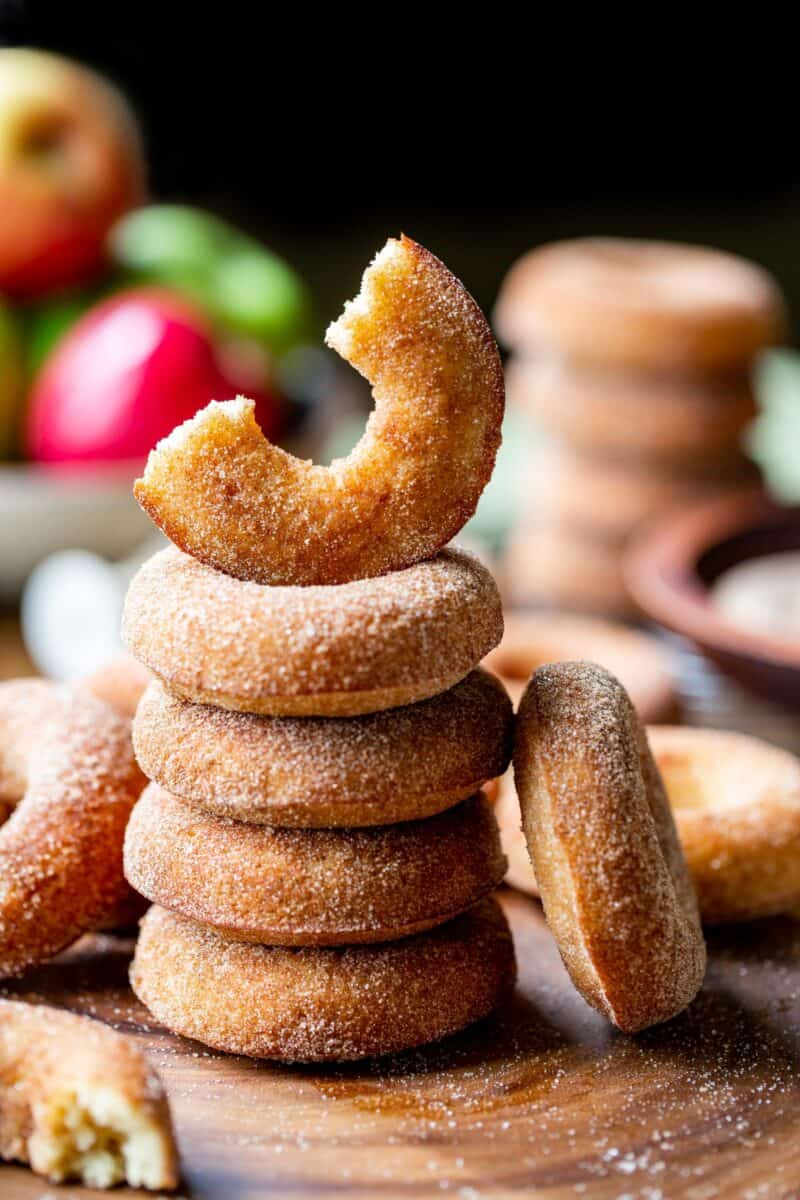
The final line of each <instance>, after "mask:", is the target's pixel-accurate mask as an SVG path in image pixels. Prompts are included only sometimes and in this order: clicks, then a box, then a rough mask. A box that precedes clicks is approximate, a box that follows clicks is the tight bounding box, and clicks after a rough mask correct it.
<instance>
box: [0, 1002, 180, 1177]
mask: <svg viewBox="0 0 800 1200" xmlns="http://www.w3.org/2000/svg"><path fill="white" fill-rule="evenodd" d="M0 1157H1V1158H3V1159H5V1160H6V1161H17V1162H25V1163H29V1164H30V1166H31V1168H32V1169H33V1170H34V1171H36V1173H37V1174H39V1175H45V1176H46V1177H47V1178H48V1179H51V1180H52V1181H53V1182H54V1183H62V1182H64V1181H66V1180H70V1179H78V1180H80V1181H81V1182H83V1183H85V1184H86V1185H87V1186H88V1187H98V1188H107V1187H113V1186H114V1184H116V1183H122V1182H127V1183H128V1184H129V1185H130V1186H131V1187H147V1188H153V1189H159V1190H160V1189H162V1188H174V1187H176V1186H177V1183H178V1156H177V1151H176V1149H175V1142H174V1139H173V1135H172V1124H171V1121H170V1114H169V1108H168V1106H167V1099H166V1096H165V1095H164V1089H163V1087H162V1086H161V1081H160V1080H159V1078H158V1076H157V1075H156V1073H155V1071H154V1070H153V1069H152V1068H151V1067H149V1066H148V1064H147V1061H146V1059H145V1058H144V1056H143V1054H142V1053H141V1051H140V1050H139V1048H138V1047H137V1045H136V1043H135V1042H134V1041H133V1040H132V1039H131V1038H127V1037H123V1036H122V1035H121V1034H119V1033H114V1032H113V1030H111V1029H107V1028H106V1027H105V1026H104V1025H101V1024H100V1023H99V1022H97V1021H91V1020H89V1018H88V1017H79V1016H76V1015H75V1014H74V1013H71V1012H64V1011H62V1010H57V1009H54V1008H46V1007H44V1006H43V1005H31V1004H20V1003H19V1002H17V1001H14V1000H0Z"/></svg>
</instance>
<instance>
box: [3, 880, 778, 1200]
mask: <svg viewBox="0 0 800 1200" xmlns="http://www.w3.org/2000/svg"><path fill="white" fill-rule="evenodd" d="M503 902H504V904H505V906H506V909H507V911H508V913H509V916H510V918H511V920H512V924H513V928H514V934H515V940H516V946H517V955H518V959H519V965H520V982H519V985H518V987H517V990H516V993H515V995H514V997H513V999H512V1000H511V1001H510V1002H509V1003H508V1004H507V1005H506V1007H505V1008H504V1009H503V1011H502V1012H501V1013H499V1014H498V1015H496V1016H495V1017H493V1018H491V1019H490V1020H488V1021H485V1022H483V1023H481V1024H480V1025H478V1026H476V1027H474V1028H473V1029H472V1030H470V1031H468V1032H467V1033H465V1034H462V1035H460V1036H459V1037H456V1038H453V1039H451V1040H450V1041H448V1042H446V1043H443V1044H441V1045H439V1046H435V1047H433V1048H430V1049H427V1050H422V1051H417V1052H414V1053H409V1054H405V1055H401V1056H399V1057H397V1058H395V1059H393V1060H389V1061H383V1062H372V1063H369V1064H366V1065H350V1066H344V1067H340V1068H336V1069H325V1070H319V1069H316V1068H310V1067H301V1068H286V1067H279V1066H275V1065H272V1064H268V1063H257V1062H250V1061H247V1060H244V1059H236V1058H229V1057H226V1056H223V1055H218V1054H214V1053H212V1052H210V1051H208V1050H206V1049H205V1048H204V1047H202V1046H199V1045H197V1044H195V1043H191V1042H186V1041H183V1040H181V1039H180V1038H176V1037H173V1036H172V1035H170V1034H167V1033H165V1032H164V1031H163V1030H162V1029H161V1028H160V1027H158V1026H157V1025H156V1024H155V1023H154V1022H152V1021H151V1020H150V1019H149V1018H148V1016H147V1014H146V1012H145V1011H144V1010H143V1009H142V1007H141V1006H140V1005H139V1004H138V1003H137V1002H136V1000H135V999H134V998H133V996H132V994H131V992H130V990H129V989H128V986H127V968H128V961H129V957H130V951H131V942H129V941H123V940H121V939H114V938H108V937H95V938H87V939H85V940H84V942H82V943H81V944H80V945H79V946H78V947H76V948H75V949H73V950H72V951H71V952H69V953H68V954H67V955H64V956H62V958H61V959H60V960H59V961H57V962H55V963H53V964H52V965H50V966H47V967H44V968H42V969H40V970H38V971H36V972H34V973H32V974H31V975H29V976H28V977H27V978H26V979H25V980H24V981H22V982H19V983H16V984H13V985H6V986H5V987H4V988H3V991H5V992H6V993H7V994H9V995H15V996H18V997H27V998H29V999H31V1000H35V1001H47V1002H49V1003H53V1004H59V1005H65V1006H67V1007H69V1008H71V1009H74V1010H76V1011H79V1012H85V1013H89V1014H91V1015H93V1016H96V1017H100V1018H102V1019H103V1020H106V1021H109V1022H110V1023H111V1024H113V1025H114V1026H115V1027H116V1028H118V1029H121V1030H124V1031H127V1032H129V1033H131V1034H133V1035H134V1036H136V1037H137V1038H139V1040H140V1041H141V1043H142V1044H143V1045H144V1046H146V1047H147V1049H148V1051H149V1052H150V1054H151V1056H152V1059H153V1061H154V1062H155V1063H156V1065H157V1066H158V1068H159V1070H160V1071H161V1073H162V1076H163V1079H164V1082H165V1084H166V1086H167V1088H168V1091H169V1095H170V1099H171V1102H172V1108H173V1112H174V1115H175V1121H176V1126H177V1133H178V1139H179V1142H180V1148H181V1153H182V1157H183V1166H184V1178H185V1185H184V1187H183V1188H182V1190H181V1192H180V1193H179V1195H181V1196H185V1197H192V1198H194V1200H201V1198H202V1200H206V1198H209V1200H210V1198H212V1197H213V1200H245V1198H247V1200H255V1198H256V1197H258V1198H259V1200H260V1198H263V1197H271V1196H274V1197H292V1198H296V1200H304V1198H306V1197H309V1198H310V1197H315V1198H319V1197H331V1196H354V1197H359V1198H364V1200H365V1198H367V1197H369V1198H370V1200H384V1198H385V1200H394V1198H401V1197H408V1198H414V1200H419V1198H420V1197H428V1196H430V1197H452V1198H458V1200H482V1198H484V1197H504V1196H515V1195H516V1196H518V1195H523V1194H524V1195H526V1196H532V1195H535V1196H542V1197H559V1198H562V1197H564V1198H566V1197H570V1198H571V1200H578V1198H579V1197H581V1196H585V1197H587V1198H588V1200H610V1198H611V1197H614V1198H615V1200H622V1198H623V1197H624V1198H630V1200H633V1198H637V1200H672V1198H673V1197H681V1198H686V1200H712V1198H714V1197H721V1198H722V1197H724V1198H725V1200H730V1198H734V1197H741V1198H742V1200H774V1198H777V1197H780V1198H782V1200H787V1198H789V1197H798V1196H800V1078H798V1070H797V1061H798V1049H799V1048H800V924H797V925H795V924H794V923H792V922H789V921H770V922H760V923H758V924H754V925H751V926H747V927H743V928H739V929H737V930H730V931H727V932H720V933H717V934H714V935H713V936H712V938H711V945H710V950H711V962H710V968H709V972H708V978H707V981H706V985H705V987H704V989H703V992H702V993H701V995H700V997H699V998H698V1000H697V1001H696V1002H695V1003H694V1004H693V1005H692V1007H691V1009H690V1010H689V1011H688V1012H687V1013H686V1014H684V1015H683V1016H682V1017H679V1018H678V1019H676V1020H675V1021H672V1022H670V1023H669V1024H668V1025H665V1026H662V1027H661V1028H660V1029H656V1030H652V1031H650V1032H648V1033H645V1034H642V1035H639V1036H638V1037H636V1038H630V1037H625V1036H623V1035H621V1034H619V1033H616V1032H615V1031H613V1030H612V1029H611V1028H610V1026H609V1025H608V1024H607V1023H606V1021H605V1020H603V1018H602V1017H600V1016H598V1015H597V1014H595V1013H594V1012H592V1011H591V1010H590V1009H589V1008H588V1007H587V1006H586V1005H585V1004H584V1003H583V1001H582V1000H581V999H580V998H579V997H578V996H577V994H576V993H575V992H574V990H573V989H572V987H571V986H570V984H569V981H568V980H567V978H566V975H565V973H564V970H563V968H562V966H561V963H560V960H559V958H558V955H557V953H556V951H555V948H554V946H553V943H552V940H551V938H550V936H549V934H548V932H547V929H546V927H545V925H544V922H543V919H542V915H541V909H540V908H539V906H538V904H537V903H536V902H535V901H532V900H529V899H527V898H526V897H523V896H521V895H516V894H512V893H509V892H506V893H504V895H503ZM101 1194H102V1193H95V1192H89V1191H87V1190H85V1189H81V1188H76V1187H65V1188H53V1187H51V1186H49V1185H47V1184H46V1182H45V1181H42V1180H39V1179H36V1178H35V1177H34V1176H33V1175H32V1174H30V1172H28V1171H27V1170H26V1169H24V1168H18V1167H12V1166H6V1167H2V1166H0V1197H2V1200H32V1198H33V1197H37V1198H39V1200H44V1198H45V1197H46V1198H47V1200H78V1198H79V1197H80V1198H83V1197H87V1196H99V1195H101ZM114 1195H115V1196H133V1195H141V1193H134V1192H128V1191H126V1190H122V1191H117V1192H115V1193H114Z"/></svg>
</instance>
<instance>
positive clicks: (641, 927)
mask: <svg viewBox="0 0 800 1200" xmlns="http://www.w3.org/2000/svg"><path fill="white" fill-rule="evenodd" d="M514 774H515V778H516V783H517V790H518V793H519V798H520V807H521V810H522V825H523V829H524V831H525V836H526V839H527V842H528V848H529V850H530V852H531V859H532V861H533V869H534V872H535V875H536V881H537V884H538V887H539V891H540V894H541V897H542V903H543V904H544V909H545V914H546V916H547V920H548V923H549V925H550V927H551V929H552V931H553V934H554V936H555V939H556V942H557V943H558V948H559V950H560V952H561V956H562V958H563V959H564V963H565V965H566V967H567V970H568V971H569V973H570V976H571V977H572V981H573V983H574V984H575V986H576V987H577V988H578V990H579V991H580V992H581V994H582V995H583V996H584V998H585V999H586V1000H587V1001H588V1002H589V1004H591V1005H592V1006H593V1007H594V1008H597V1009H598V1010H599V1011H600V1012H603V1013H605V1014H606V1015H607V1016H608V1017H609V1019H610V1020H611V1021H613V1022H614V1024H615V1025H617V1026H619V1028H620V1029H623V1030H624V1031H626V1032H628V1033H632V1032H635V1031H636V1030H638V1029H644V1028H646V1027H647V1026H649V1025H655V1024H657V1023H658V1022H660V1021H666V1020H668V1018H669V1017H672V1016H675V1014H676V1013H679V1012H680V1011H681V1010H682V1009H683V1008H685V1007H686V1005H687V1004H688V1003H689V1002H690V1001H691V1000H692V999H693V998H694V996H695V995H696V993H697V991H698V989H699V988H700V985H701V983H702V981H703V974H704V971H705V964H706V952H705V943H704V941H703V935H702V932H701V930H700V920H699V917H698V912H697V902H696V899H695V894H694V890H693V888H692V884H691V881H690V878H689V873H688V871H687V868H686V863H685V862H684V859H683V855H682V854H681V849H680V844H679V842H678V837H677V834H676V832H675V825H674V822H673V819H672V815H671V812H670V808H669V804H668V802H667V797H666V794H665V792H664V788H663V785H662V783H661V778H660V776H659V774H658V769H657V768H656V765H655V763H654V762H653V757H652V755H651V753H650V749H649V746H648V744H647V737H646V735H645V732H644V727H643V726H642V725H641V723H640V722H639V720H638V718H637V716H636V713H635V711H634V709H633V706H632V704H631V702H630V700H629V698H628V696H627V694H626V692H625V690H624V688H623V687H622V685H621V684H620V683H619V682H618V681H617V680H616V679H615V678H614V676H613V675H611V674H609V672H608V671H606V670H604V669H603V668H602V667H598V666H596V665H595V664H593V663H555V664H550V665H548V666H544V667H540V668H539V669H538V670H537V671H536V672H535V673H534V675H533V677H532V679H531V681H530V683H529V685H528V688H527V690H526V692H525V695H524V696H523V699H522V703H521V705H520V709H519V713H518V716H517V734H516V741H515V750H514Z"/></svg>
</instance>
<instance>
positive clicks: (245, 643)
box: [122, 547, 503, 717]
mask: <svg viewBox="0 0 800 1200" xmlns="http://www.w3.org/2000/svg"><path fill="white" fill-rule="evenodd" d="M502 632H503V616H502V609H501V604H500V597H499V595H498V592H497V587H496V585H495V582H494V580H493V579H492V577H491V575H490V574H489V572H488V571H487V570H486V568H485V567H482V566H481V564H480V563H479V562H478V561H477V559H474V558H472V557H471V556H470V555H468V554H465V553H463V552H462V551H458V550H443V551H442V552H441V553H440V554H437V556H436V558H433V559H430V560H429V561H428V562H423V563H418V564H417V565H416V566H414V567H408V568H406V570H404V571H397V572H395V573H394V574H393V575H383V576H380V577H379V578H376V579H362V580H357V581H356V582H354V583H345V584H341V585H339V586H338V587H266V586H264V585H263V584H258V583H245V582H243V581H242V580H239V579H231V577H230V576H229V575H223V574H221V573H220V572H219V571H212V570H211V569H210V568H209V567H205V566H203V565H202V564H201V563H198V562H195V560H194V559H192V558H189V556H188V555H186V554H182V553H181V552H180V551H179V550H176V549H175V548H174V547H168V548H167V549H166V550H162V551H160V552H159V553H158V554H156V555H154V556H153V558H151V559H150V560H149V561H148V562H146V563H145V564H144V566H143V567H142V568H141V569H140V570H139V572H138V574H137V575H136V576H135V577H134V579H133V581H132V583H131V585H130V587H129V588H128V595H127V598H126V601H125V612H124V615H123V621H122V635H123V640H124V641H125V642H126V644H127V646H128V649H129V650H130V651H131V653H132V654H134V655H135V656H136V658H138V659H139V661H140V662H142V663H144V664H145V665H146V666H147V667H149V668H150V670H151V671H153V672H154V673H155V674H156V675H158V676H159V678H161V679H162V680H163V682H164V685H165V686H166V687H167V689H168V690H169V691H170V692H172V694H173V695H176V696H180V697H182V698H183V699H185V700H191V701H192V702H193V703H197V704H212V705H215V706H216V707H218V708H230V709H235V710H238V711H241V712H255V713H264V714H269V715H273V716H301V717H308V716H319V717H336V716H357V715H359V714H361V713H369V712H378V711H379V710H381V709H384V708H397V707H399V706H400V705H403V704H412V703H414V702H415V701H417V700H425V699H427V698H428V697H429V696H434V695H436V694H438V693H439V692H444V691H446V690H447V688H450V687H452V686H453V685H454V684H456V683H458V682H459V680H461V679H463V678H464V676H465V675H468V674H469V672H470V671H471V670H472V669H473V667H475V666H476V665H477V664H478V662H480V660H481V659H482V658H483V656H484V655H485V654H487V653H488V652H489V650H491V649H492V647H493V646H496V645H497V643H498V642H499V640H500V638H501V636H502Z"/></svg>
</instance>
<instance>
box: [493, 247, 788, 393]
mask: <svg viewBox="0 0 800 1200" xmlns="http://www.w3.org/2000/svg"><path fill="white" fill-rule="evenodd" d="M495 325H496V327H497V330H498V332H499V334H500V336H501V338H502V339H503V340H504V341H505V342H506V343H507V344H508V345H510V346H512V347H515V348H516V347H519V346H523V347H525V346H552V347H554V348H556V349H557V350H558V351H559V352H561V353H562V354H564V355H568V356H570V357H572V358H576V359H579V360H586V361H592V362H599V363H607V364H610V365H614V366H624V367H633V368H640V367H644V368H647V369H650V368H654V369H657V368H659V367H664V368H667V369H669V368H672V367H685V368H689V369H691V370H700V371H702V370H708V371H724V370H727V369H729V368H731V367H738V366H740V365H741V364H743V363H746V362H747V361H748V360H749V359H750V358H752V357H753V355H754V354H756V353H757V352H758V351H759V350H761V349H762V348H763V347H764V346H767V345H770V344H772V343H773V342H775V341H777V340H778V339H779V338H780V336H781V334H782V333H783V330H784V326H785V311H784V304H783V299H782V297H781V294H780V292H779V291H778V288H777V286H776V284H775V282H774V280H773V279H772V277H771V276H770V275H769V274H768V273H767V272H766V271H764V270H763V269H762V268H761V267H758V266H756V265H755V263H751V262H748V261H747V260H745V259H742V258H737V257H736V256H734V255H732V254H725V253H723V252H722V251H721V250H712V249H709V248H707V247H705V246H685V245H680V244H679V243H677V242H675V243H670V242H655V241H637V240H635V239H623V238H576V239H575V240H573V241H565V242H555V243H552V244H551V245H548V246H542V247H540V248H539V249H537V250H533V251H532V252H531V253H530V254H526V255H525V257H524V258H521V259H520V260H519V261H518V262H516V263H515V264H514V266H513V267H512V268H511V270H510V271H509V273H508V275H507V276H506V280H505V282H504V284H503V287H502V290H501V293H500V297H499V300H498V302H497V308H496V311H495Z"/></svg>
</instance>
